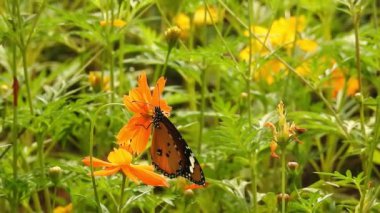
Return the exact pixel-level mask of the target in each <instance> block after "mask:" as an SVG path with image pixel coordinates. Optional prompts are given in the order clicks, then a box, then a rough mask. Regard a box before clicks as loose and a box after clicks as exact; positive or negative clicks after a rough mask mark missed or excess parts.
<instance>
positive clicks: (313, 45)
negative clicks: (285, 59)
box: [296, 39, 318, 52]
mask: <svg viewBox="0 0 380 213" xmlns="http://www.w3.org/2000/svg"><path fill="white" fill-rule="evenodd" d="M296 45H297V46H298V47H299V48H300V49H301V50H303V51H305V52H315V51H316V50H317V48H318V44H317V42H315V41H313V40H310V39H300V40H297V42H296Z"/></svg>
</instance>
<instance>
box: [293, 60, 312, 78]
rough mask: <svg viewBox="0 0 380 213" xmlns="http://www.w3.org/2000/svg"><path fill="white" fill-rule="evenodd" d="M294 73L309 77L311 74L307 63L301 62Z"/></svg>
mask: <svg viewBox="0 0 380 213" xmlns="http://www.w3.org/2000/svg"><path fill="white" fill-rule="evenodd" d="M296 72H297V73H298V74H300V75H302V76H309V75H310V74H311V68H310V64H309V63H308V62H303V63H302V64H301V65H299V66H298V67H296Z"/></svg>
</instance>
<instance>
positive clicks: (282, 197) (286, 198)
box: [277, 193, 290, 203]
mask: <svg viewBox="0 0 380 213" xmlns="http://www.w3.org/2000/svg"><path fill="white" fill-rule="evenodd" d="M282 199H284V200H285V202H288V201H289V200H290V196H289V195H288V194H286V193H285V194H282V193H280V194H278V195H277V201H278V202H279V203H281V202H282Z"/></svg>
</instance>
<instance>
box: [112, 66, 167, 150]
mask: <svg viewBox="0 0 380 213" xmlns="http://www.w3.org/2000/svg"><path fill="white" fill-rule="evenodd" d="M164 87H165V79H164V78H163V77H161V78H160V79H158V81H157V84H156V87H155V88H154V89H153V92H151V91H150V89H149V86H148V83H147V78H146V74H145V73H143V74H142V75H141V76H140V78H139V80H138V86H137V88H135V89H132V90H131V91H129V95H125V96H124V105H125V106H126V107H127V109H128V110H129V111H132V112H134V113H135V114H134V116H133V117H132V118H131V119H130V120H129V122H128V123H127V124H126V125H124V126H123V127H122V128H121V130H120V131H119V133H118V135H117V142H118V143H119V145H120V146H121V147H122V148H125V149H127V150H128V151H129V152H131V153H133V154H139V153H141V152H142V151H144V149H145V147H146V145H147V143H148V140H149V136H150V132H151V128H149V127H150V125H151V123H152V118H153V112H154V108H155V107H160V108H161V110H162V111H163V112H164V113H165V114H169V112H170V110H171V107H169V106H168V105H167V103H166V101H165V100H163V99H161V98H160V96H161V93H162V91H163V90H164Z"/></svg>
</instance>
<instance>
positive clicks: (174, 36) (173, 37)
mask: <svg viewBox="0 0 380 213" xmlns="http://www.w3.org/2000/svg"><path fill="white" fill-rule="evenodd" d="M164 35H165V39H166V41H167V42H168V45H169V48H172V47H173V46H174V45H175V44H176V43H177V40H178V39H179V37H180V36H181V28H179V27H177V26H174V27H170V28H168V29H167V30H166V31H165V33H164Z"/></svg>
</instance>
